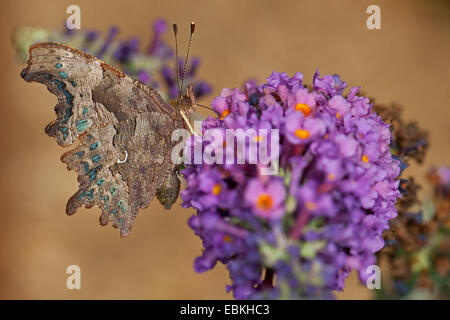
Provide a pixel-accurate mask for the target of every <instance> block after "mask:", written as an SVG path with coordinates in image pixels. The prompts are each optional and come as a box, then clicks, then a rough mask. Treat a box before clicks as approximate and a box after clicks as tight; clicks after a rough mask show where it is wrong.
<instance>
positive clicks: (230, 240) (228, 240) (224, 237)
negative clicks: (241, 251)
mask: <svg viewBox="0 0 450 320" xmlns="http://www.w3.org/2000/svg"><path fill="white" fill-rule="evenodd" d="M223 241H225V242H228V243H229V242H232V241H233V238H232V237H231V236H229V235H227V234H226V235H224V236H223Z"/></svg>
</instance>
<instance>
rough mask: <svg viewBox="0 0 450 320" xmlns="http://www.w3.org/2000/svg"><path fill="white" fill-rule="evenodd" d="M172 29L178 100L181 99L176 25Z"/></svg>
mask: <svg viewBox="0 0 450 320" xmlns="http://www.w3.org/2000/svg"><path fill="white" fill-rule="evenodd" d="M172 27H173V35H174V37H175V59H176V60H175V65H176V69H177V70H176V72H177V87H178V98H180V97H181V87H180V64H179V62H178V27H177V24H176V23H174V24H173V25H172Z"/></svg>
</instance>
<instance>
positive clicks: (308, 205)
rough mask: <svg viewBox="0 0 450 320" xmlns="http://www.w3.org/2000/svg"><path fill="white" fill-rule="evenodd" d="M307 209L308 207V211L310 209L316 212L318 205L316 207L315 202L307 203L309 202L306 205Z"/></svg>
mask: <svg viewBox="0 0 450 320" xmlns="http://www.w3.org/2000/svg"><path fill="white" fill-rule="evenodd" d="M305 207H306V209H308V210H316V208H317V205H316V204H315V203H314V202H311V201H307V202H306V203H305Z"/></svg>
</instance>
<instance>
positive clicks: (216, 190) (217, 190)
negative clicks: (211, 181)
mask: <svg viewBox="0 0 450 320" xmlns="http://www.w3.org/2000/svg"><path fill="white" fill-rule="evenodd" d="M221 190H222V186H221V185H220V184H218V183H216V184H215V185H214V187H213V188H212V194H213V195H215V196H217V195H218V194H219V193H220V191H221Z"/></svg>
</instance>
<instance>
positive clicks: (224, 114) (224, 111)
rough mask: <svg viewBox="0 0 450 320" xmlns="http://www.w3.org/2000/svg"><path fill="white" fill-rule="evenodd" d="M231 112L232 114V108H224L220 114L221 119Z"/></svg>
mask: <svg viewBox="0 0 450 320" xmlns="http://www.w3.org/2000/svg"><path fill="white" fill-rule="evenodd" d="M229 114H230V110H228V109H225V110H223V112H222V114H221V115H220V120H223V119H224V118H225V117H226V116H227V115H229Z"/></svg>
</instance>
